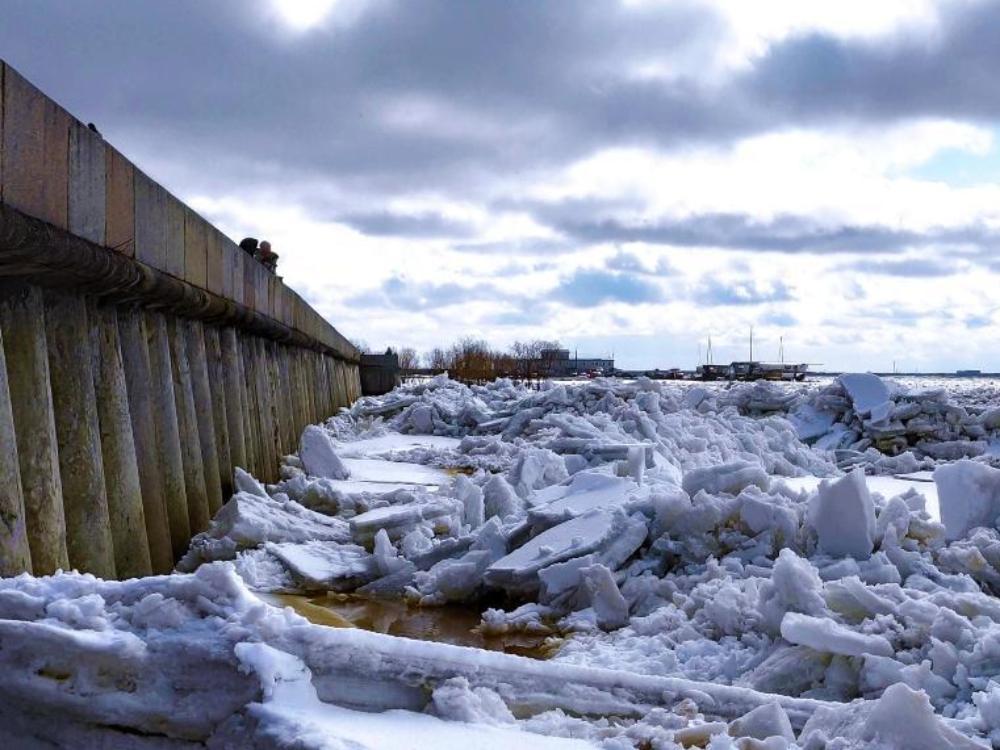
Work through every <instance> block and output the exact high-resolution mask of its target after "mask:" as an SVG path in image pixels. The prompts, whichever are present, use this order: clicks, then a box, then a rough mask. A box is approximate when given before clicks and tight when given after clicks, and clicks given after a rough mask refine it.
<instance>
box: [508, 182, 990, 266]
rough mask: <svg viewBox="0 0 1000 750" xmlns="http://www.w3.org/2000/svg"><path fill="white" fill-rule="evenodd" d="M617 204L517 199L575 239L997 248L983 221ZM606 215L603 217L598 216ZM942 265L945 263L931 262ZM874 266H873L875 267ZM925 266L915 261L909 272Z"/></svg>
mask: <svg viewBox="0 0 1000 750" xmlns="http://www.w3.org/2000/svg"><path fill="white" fill-rule="evenodd" d="M619 207H620V202H618V201H613V202H609V204H608V207H607V209H602V208H601V207H600V204H599V202H595V201H593V200H588V201H585V202H584V204H583V207H581V206H580V205H578V204H577V203H576V202H574V201H568V202H565V203H535V204H527V203H525V204H522V209H523V210H527V211H529V212H530V213H531V214H532V215H533V216H534V218H535V219H536V220H537V221H538V222H540V223H543V224H547V225H548V226H550V227H551V228H552V229H554V230H556V231H559V232H561V233H563V234H565V235H566V236H568V237H571V238H573V239H575V240H576V241H578V242H580V243H592V242H615V243H618V242H621V243H625V242H644V243H648V244H652V245H671V246H676V247H715V248H723V249H728V250H744V251H771V252H782V253H811V254H839V253H879V254H890V253H898V252H901V251H903V250H906V249H908V248H923V247H933V248H951V249H961V250H962V251H963V253H962V254H963V255H964V257H966V258H967V259H968V260H970V261H972V262H977V263H983V264H989V263H992V262H993V261H992V257H993V255H994V254H995V252H996V251H997V250H998V249H1000V235H998V233H997V232H996V231H995V230H994V229H991V228H989V227H987V226H984V225H982V224H979V223H976V224H971V225H968V226H965V227H958V228H949V229H930V230H927V231H924V232H917V231H911V230H904V229H893V228H890V227H885V226H880V225H877V224H832V225H831V224H822V223H820V222H818V221H817V220H816V219H813V218H811V217H806V216H798V215H792V214H786V215H779V216H776V217H774V218H773V219H768V220H763V219H758V218H756V217H753V216H749V215H746V214H737V213H708V214H695V215H692V216H685V217H680V218H676V219H668V218H667V219H660V220H657V221H645V222H627V221H624V220H622V219H619V218H616V217H615V216H613V215H610V214H613V213H614V212H615V211H617V210H619ZM602 214H604V215H602ZM933 263H936V264H937V265H939V266H940V267H941V268H942V269H945V268H947V266H946V264H944V263H943V262H940V263H939V262H937V261H933ZM873 268H874V266H873ZM894 268H895V269H896V270H897V272H898V275H904V273H903V271H904V270H905V269H904V267H903V266H902V264H901V263H900V264H898V265H893V264H888V265H885V266H884V269H885V270H884V271H883V272H884V273H890V272H892V271H893V269H894ZM929 268H930V263H927V264H921V263H920V262H918V263H917V264H916V270H915V271H914V273H913V274H911V275H924V274H923V273H920V271H921V270H924V271H926V270H927V269H929Z"/></svg>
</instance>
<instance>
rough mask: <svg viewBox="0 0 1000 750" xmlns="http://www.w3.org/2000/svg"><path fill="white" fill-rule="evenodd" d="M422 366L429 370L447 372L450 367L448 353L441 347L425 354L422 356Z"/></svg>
mask: <svg viewBox="0 0 1000 750" xmlns="http://www.w3.org/2000/svg"><path fill="white" fill-rule="evenodd" d="M424 364H425V365H426V366H427V367H428V368H429V369H431V370H447V369H449V367H450V366H451V362H450V360H449V358H448V353H447V352H446V351H445V350H444V349H442V348H441V347H436V348H434V349H431V350H430V351H429V352H427V353H426V354H425V355H424Z"/></svg>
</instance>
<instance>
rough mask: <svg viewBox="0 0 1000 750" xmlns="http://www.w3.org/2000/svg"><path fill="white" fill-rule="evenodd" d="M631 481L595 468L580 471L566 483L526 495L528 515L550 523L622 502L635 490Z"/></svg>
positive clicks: (537, 520) (533, 518) (533, 519)
mask: <svg viewBox="0 0 1000 750" xmlns="http://www.w3.org/2000/svg"><path fill="white" fill-rule="evenodd" d="M637 489H638V488H637V486H636V485H635V483H634V482H632V481H630V480H628V479H623V478H621V477H614V476H610V475H608V474H604V473H601V472H597V471H582V472H580V473H579V474H576V475H574V476H573V478H572V479H571V480H570V481H569V482H568V483H567V484H561V485H555V486H553V487H547V488H546V489H544V490H539V491H538V492H536V493H535V494H534V495H533V496H532V497H530V498H529V503H530V504H531V507H530V508H529V510H528V518H529V520H531V521H532V522H533V523H537V522H544V523H547V524H549V525H551V524H553V523H558V522H560V521H565V520H568V519H570V518H575V517H576V516H581V515H583V514H584V513H587V512H588V511H591V510H595V509H597V508H611V507H618V506H621V505H623V504H624V503H625V502H626V501H627V500H628V499H629V497H630V495H631V493H632V492H634V491H635V490H637Z"/></svg>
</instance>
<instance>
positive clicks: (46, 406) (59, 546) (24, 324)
mask: <svg viewBox="0 0 1000 750" xmlns="http://www.w3.org/2000/svg"><path fill="white" fill-rule="evenodd" d="M0 331H2V332H3V348H4V351H5V353H6V359H7V367H6V374H7V385H8V388H9V389H10V403H11V407H12V410H13V415H14V431H15V432H16V434H17V435H18V436H19V439H18V440H17V458H18V463H19V468H20V475H21V487H22V490H23V494H24V509H25V516H26V519H27V529H28V543H29V546H30V548H31V567H32V570H33V571H34V573H35V575H48V574H50V573H54V572H55V571H56V570H59V569H68V568H69V556H68V554H67V552H66V521H65V518H64V516H63V505H62V482H61V480H60V478H59V449H58V446H57V443H56V425H55V420H54V417H53V414H52V392H51V389H50V387H49V353H48V347H47V345H46V340H45V311H44V307H43V303H42V291H41V289H39V288H38V287H34V286H30V285H28V284H5V285H4V286H3V287H2V288H0ZM2 440H3V442H4V445H5V446H6V445H9V446H13V445H14V442H13V438H11V439H10V442H9V443H8V438H7V437H6V434H4V435H3V436H2ZM0 461H6V458H0ZM6 481H8V480H7V479H2V480H0V482H2V483H6ZM0 492H2V490H0Z"/></svg>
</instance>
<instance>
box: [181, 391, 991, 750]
mask: <svg viewBox="0 0 1000 750" xmlns="http://www.w3.org/2000/svg"><path fill="white" fill-rule="evenodd" d="M846 382H847V383H849V384H850V383H851V380H850V379H847V380H846ZM864 383H866V384H868V385H870V386H871V387H870V389H869V390H867V391H866V390H865V389H864V388H863V387H862V386H860V385H858V384H857V383H854V384H851V388H852V389H853V396H851V404H852V406H851V407H850V409H852V410H853V409H855V408H856V407H857V408H859V409H861V410H862V411H866V413H867V414H869V417H870V415H871V412H872V410H874V409H876V407H879V405H880V404H885V403H887V402H886V401H882V400H876V399H881V398H882V391H881V390H879V386H882V385H884V384H882V383H881V381H878V382H874V381H871V380H868V379H864ZM772 387H773V386H772ZM839 387H840V388H841V389H846V388H847V386H845V385H844V384H843V383H841V384H840V385H839ZM755 390H756V389H755ZM845 392H846V391H845ZM749 393H751V391H750V390H749V389H743V395H739V394H737V395H736V396H735V397H734V396H733V394H732V393H727V392H721V393H720V392H712V391H709V390H707V389H702V388H697V387H696V388H686V389H684V388H677V387H670V386H663V385H657V384H653V383H650V382H643V381H640V382H638V383H635V384H624V383H619V382H595V383H590V384H586V385H583V386H580V387H578V388H566V387H562V386H556V387H551V388H548V389H546V390H542V391H528V390H525V389H521V388H517V387H514V386H512V385H511V384H509V383H499V384H496V385H494V386H492V387H483V388H471V389H470V388H466V387H465V386H461V385H459V384H455V383H451V382H449V381H446V380H441V379H437V380H435V381H431V382H430V383H428V384H425V385H422V386H420V387H417V388H410V389H401V390H399V391H396V392H394V393H392V394H389V395H388V396H386V397H384V398H383V399H370V400H366V401H363V402H361V403H359V404H358V405H356V406H355V407H354V408H353V409H352V410H350V412H347V413H344V414H342V415H341V416H339V417H337V418H335V419H333V420H331V421H330V422H329V423H328V424H327V425H326V426H325V427H324V428H323V429H322V430H310V431H308V434H307V435H305V436H304V443H305V442H309V441H329V444H327V445H324V446H322V447H321V448H320V449H319V453H320V454H323V455H325V454H326V452H327V451H332V452H333V453H337V452H338V451H342V450H344V449H345V446H350V445H351V442H352V441H357V440H359V439H371V438H372V437H373V436H385V435H387V434H392V433H393V432H399V433H410V434H419V430H427V431H428V432H429V433H433V434H438V435H441V434H444V435H450V436H453V437H455V438H456V439H457V440H458V441H459V442H458V443H457V444H455V445H453V446H452V447H445V448H440V449H433V450H431V449H421V450H419V451H414V450H408V451H402V452H398V453H392V452H390V454H391V455H392V456H393V457H394V458H397V459H398V458H406V459H408V460H415V459H416V460H420V461H421V462H424V463H429V464H438V465H444V466H451V465H460V466H464V467H467V468H468V469H470V470H472V473H471V474H470V475H469V476H458V477H457V478H456V479H455V480H454V481H453V482H451V483H448V484H446V485H443V486H441V487H437V488H428V487H411V488H408V489H392V490H389V491H385V492H377V491H372V490H371V488H366V489H365V490H363V491H358V490H356V489H352V487H351V486H350V483H349V481H347V482H345V481H344V480H338V479H334V478H332V477H330V476H325V477H318V476H314V475H310V473H309V472H308V471H305V470H303V466H304V463H305V462H303V461H302V460H300V459H299V458H296V457H290V458H289V459H288V460H287V462H286V465H285V466H284V468H283V474H284V477H285V478H284V480H283V481H282V482H280V483H279V484H277V485H274V486H271V487H268V488H267V489H266V490H265V489H264V488H261V487H260V486H259V485H256V486H255V484H256V483H253V480H252V478H249V477H246V476H242V477H241V478H240V482H241V487H242V488H243V490H242V492H241V493H240V494H237V495H236V496H235V497H234V499H233V500H232V501H230V503H231V504H233V505H235V506H237V507H238V506H241V505H246V506H247V510H246V511H244V510H242V509H239V510H230V511H229V515H228V516H227V514H226V511H225V510H224V511H223V512H222V513H220V516H221V517H222V519H223V523H213V527H212V529H210V530H209V532H207V533H206V534H205V535H203V537H202V538H200V539H198V540H196V541H195V543H194V544H193V545H192V552H191V554H190V555H189V557H188V559H187V560H186V564H187V565H188V567H191V568H193V567H194V566H195V565H196V564H197V563H198V561H199V560H201V559H206V560H208V559H221V558H223V557H226V556H229V557H232V556H233V555H234V554H235V555H237V560H236V567H237V569H238V570H239V572H240V574H241V575H242V576H243V577H244V578H245V580H247V581H248V583H250V584H251V585H252V586H253V587H256V588H263V589H269V590H276V591H282V590H285V591H299V590H337V591H354V592H358V593H360V594H365V595H370V596H393V597H397V596H398V597H405V598H408V599H409V600H411V601H413V602H414V603H417V604H420V605H425V606H429V605H435V604H439V603H443V602H448V601H476V600H481V599H483V598H486V597H490V596H494V595H496V594H498V593H500V594H504V595H506V596H507V597H508V601H509V602H510V605H511V606H513V607H514V608H513V609H508V610H507V611H505V610H500V609H488V610H486V611H485V612H484V613H483V622H482V626H481V627H482V629H483V630H484V631H486V632H509V631H514V630H528V631H535V632H543V633H544V632H558V633H563V634H565V633H574V635H573V636H572V637H571V638H569V639H568V640H567V642H566V645H565V646H564V647H563V648H562V650H561V651H560V652H559V654H557V656H556V657H555V659H554V661H555V662H556V663H559V664H567V665H572V664H576V665H582V666H599V667H604V668H610V669H626V670H628V671H630V672H634V673H639V674H646V675H657V676H664V675H667V676H671V677H676V678H679V679H701V680H708V681H710V682H711V683H712V684H716V685H726V686H733V687H734V689H735V688H743V689H749V690H752V691H760V692H765V693H773V694H782V695H787V696H797V697H804V698H809V699H818V700H829V701H836V702H844V701H850V700H853V699H857V698H863V699H869V700H870V701H875V700H878V701H879V703H878V705H882V704H883V702H884V703H886V704H887V705H888V704H893V705H897V704H898V705H900V706H901V705H904V704H905V705H908V706H909V707H910V708H908V709H907V710H912V711H918V708H919V711H925V713H927V715H928V718H927V719H926V721H925V723H926V722H930V724H933V725H934V727H936V729H935V730H934V731H935V732H938V734H934V735H928V736H934V737H938V735H939V734H940V736H945V735H947V736H949V737H952V735H951V734H948V733H949V732H952V734H953V733H954V731H957V730H961V731H963V732H966V733H968V732H971V733H978V734H982V735H987V734H990V733H995V734H996V739H997V740H998V741H1000V730H998V728H997V727H998V723H997V722H996V721H994V719H993V718H990V717H992V716H993V715H994V714H996V716H997V719H998V720H1000V711H995V710H994V709H993V708H992V707H993V706H994V705H1000V686H998V685H997V684H996V683H994V682H993V677H994V675H995V674H996V673H997V671H998V670H997V669H996V667H995V664H996V663H1000V662H997V661H996V657H995V656H994V655H993V652H994V651H996V653H998V654H1000V645H996V644H1000V606H998V605H997V600H996V599H995V598H993V594H994V593H996V592H997V591H1000V533H998V532H997V530H996V523H997V520H998V518H1000V471H997V470H993V469H991V468H990V467H988V466H986V465H984V464H982V463H975V462H971V461H963V462H959V463H957V464H954V465H952V466H946V467H941V468H939V469H938V472H939V473H938V475H937V477H936V478H937V480H938V486H939V494H940V502H941V513H942V521H943V523H938V522H935V521H933V520H932V519H931V518H930V516H929V515H928V514H927V513H926V511H925V510H924V498H923V497H922V496H921V495H919V494H917V493H915V492H909V493H907V494H905V495H902V496H896V497H881V496H879V495H877V494H876V495H872V494H870V493H869V491H868V489H867V486H866V484H865V481H864V477H863V474H862V473H861V471H860V470H857V471H854V472H852V473H850V474H848V475H847V476H843V477H841V478H839V479H831V480H828V481H827V482H824V483H823V484H821V485H820V487H819V489H818V490H817V491H815V492H813V493H807V492H799V491H795V490H792V489H790V488H789V487H788V486H787V485H785V484H784V483H783V482H781V480H780V475H781V474H788V475H792V474H795V473H798V472H802V471H809V472H812V473H817V474H833V473H836V470H835V469H834V467H832V466H831V465H830V464H829V463H827V462H826V461H825V460H824V458H823V457H822V456H823V455H824V454H822V453H815V452H813V451H812V450H811V449H809V448H808V447H807V446H805V445H803V444H802V443H801V442H800V441H798V440H797V439H796V438H795V436H794V434H793V432H792V427H791V425H790V423H789V422H788V421H787V420H786V419H784V418H782V417H780V416H767V417H759V418H751V417H747V416H744V413H749V412H753V411H756V412H757V413H767V412H770V411H780V408H784V407H783V406H781V407H780V408H776V409H773V410H772V409H771V408H763V407H762V404H763V403H764V401H765V399H764V398H763V395H762V393H763V392H761V391H759V390H758V391H757V395H756V396H755V397H754V398H755V399H756V401H755V402H754V403H755V404H756V405H755V406H752V407H751V406H749V404H750V403H751V399H749V398H748V397H747V394H749ZM865 398H868V401H865ZM769 403H770V404H772V405H775V404H776V403H777V402H776V400H774V399H772V400H770V401H769ZM816 403H822V402H819V401H814V402H813V405H814V406H815V404H816ZM895 403H897V402H895V401H892V403H891V404H890V406H889V407H879V408H882V409H883V410H887V409H888V410H889V411H890V412H891V409H893V408H895V406H894V404H895ZM862 404H865V405H866V406H867V409H866V408H865V406H862ZM872 404H874V406H872ZM855 405H856V407H855ZM852 413H854V414H857V413H858V412H856V411H852ZM845 414H846V412H845ZM304 448H306V450H304V451H303V453H308V452H309V451H313V452H316V446H305V445H304ZM262 492H263V494H261V493H262ZM265 497H269V498H270V499H271V502H272V506H271V508H272V510H273V512H274V514H275V515H276V516H278V518H276V519H274V520H272V521H270V522H269V523H267V524H266V525H265V529H264V531H263V532H262V533H258V534H256V535H253V534H247V533H245V534H243V536H242V537H241V539H242V540H244V541H241V540H237V539H235V538H234V536H233V535H232V533H231V532H230V531H229V529H230V528H239V527H240V526H241V524H240V523H239V522H238V521H237V520H236V517H237V516H241V515H242V517H243V518H244V520H245V524H243V525H247V526H252V525H253V523H254V520H253V516H254V515H255V514H256V513H257V511H256V506H255V505H253V504H252V503H255V502H257V500H256V498H259V499H260V500H264V498H265ZM251 498H253V499H252V502H251ZM264 502H265V503H266V502H267V501H266V500H264ZM227 507H228V506H227ZM251 509H253V511H252V512H251ZM310 513H312V514H315V517H316V518H327V519H328V521H330V522H334V523H335V524H336V534H338V535H339V536H335V537H334V536H332V532H324V533H330V534H331V537H328V538H319V537H317V538H314V539H310V540H309V541H302V540H301V539H299V538H292V537H289V536H287V535H286V534H285V533H284V531H283V529H285V528H286V527H287V526H289V525H294V524H295V521H294V520H290V521H281V520H280V518H281V517H287V516H291V517H292V518H293V519H298V518H312V517H311V516H310V515H309V514H310ZM313 520H316V519H315V518H314V519H313ZM345 530H346V537H345V536H344V535H343V534H344V533H345ZM262 539H263V541H260V540H262ZM517 605H520V606H517ZM899 683H902V685H904V686H907V688H908V690H909V691H910V692H907V693H901V692H900V691H899V690H893V691H889V690H888V688H890V687H891V686H893V685H897V684H899ZM913 691H922V692H916V693H913ZM911 694H912V695H915V696H917V697H916V698H911V697H910V696H911ZM923 696H926V697H923ZM918 704H919V705H918ZM924 704H926V705H924ZM860 705H862V706H864V710H863V711H862V713H863V715H864V716H865V717H867V718H866V719H865V720H864V721H861V719H858V718H857V717H855V719H857V722H859V726H860V724H864V725H865V726H867V725H868V723H871V724H878V725H879V726H881V727H882V730H879V731H888V729H886V726H887V724H886V723H885V722H882V723H881V724H880V723H879V720H878V719H877V718H873V717H877V716H878V715H880V714H879V712H877V711H875V710H874V709H873V708H872V706H873V705H874V704H873V703H871V702H869V703H865V704H860ZM920 706H924V707H923V708H920ZM843 710H845V711H847V710H848V709H843ZM850 710H854V709H850ZM858 710H861V709H858ZM886 710H888V709H886ZM900 710H902V709H900ZM831 711H833V709H831ZM919 711H918V712H919ZM869 714H870V715H869ZM823 715H824V716H826V717H827V719H826V721H827V724H823V725H822V726H826V727H828V726H830V725H838V722H841V721H846V719H844V718H843V717H841V718H835V715H837V714H836V711H833V713H830V712H826V713H824V714H823ZM941 716H944V717H947V718H948V719H949V720H954V721H952V723H947V722H946V723H944V724H942V723H941V721H940V718H939V717H941ZM532 721H535V722H536V725H535V726H536V728H538V727H540V726H541V725H540V724H538V721H539V720H534V719H533V720H532ZM664 721H666V720H664ZM671 721H673V719H671ZM817 721H819V719H817ZM921 721H924V720H921ZM866 722H867V723H866ZM667 723H669V722H667ZM585 724H586V727H582V725H581V727H580V728H579V732H581V733H582V734H581V736H588V737H593V736H594V735H592V734H588V732H593V731H597V730H596V729H594V725H593V723H592V722H585ZM571 725H573V726H575V725H574V724H573V720H570V719H569V718H565V721H563V722H562V723H560V724H559V726H560V727H562V729H560V730H559V731H564V730H565V728H566V727H567V726H571ZM644 726H646V725H644ZM838 726H839V725H838ZM819 727H820V724H815V723H814V726H813V730H815V731H814V732H813V733H814V734H815V736H817V737H819V736H820V735H821V734H822V733H823V732H825V731H826V730H825V729H824V730H822V731H821V730H820V728H819ZM647 728H648V726H647ZM550 729H551V727H550ZM553 731H554V730H553ZM574 731H576V730H574ZM635 731H636V732H639V730H635ZM642 731H645V729H644V730H642ZM699 731H701V730H699ZM705 731H707V730H705ZM851 731H852V732H855V734H856V739H858V742H861V739H860V738H861V737H862V735H861V734H857V732H860V731H861V730H860V729H858V727H857V726H855V727H854V729H852V730H851ZM873 731H874V730H873ZM900 731H902V730H900ZM928 731H930V730H928ZM817 732H818V734H817ZM640 733H641V732H640ZM941 733H944V734H941ZM612 734H613V733H612ZM600 736H602V737H609V736H611V735H610V734H606V735H600ZM630 736H631V735H630ZM828 736H831V737H832V736H833V735H829V734H828ZM852 736H854V735H852ZM866 736H868V739H871V736H869V735H866ZM805 737H806V733H805V732H803V733H801V734H800V735H799V740H800V741H803V738H805ZM952 739H953V740H954V742H952V740H949V741H948V742H949V743H951V744H948V743H945V744H939V745H933V746H944V747H947V746H955V747H961V746H967V745H963V744H962V742H961V741H959V740H955V739H954V737H952ZM713 742H715V740H713ZM718 742H719V743H721V742H722V740H719V741H718ZM816 742H818V740H817V741H816ZM942 742H943V740H942ZM718 746H719V747H723V746H725V745H723V744H719V745H718ZM775 746H781V747H783V746H785V745H775ZM821 746H822V745H820V744H813V745H810V744H809V743H808V742H805V743H804V744H803V747H821ZM848 746H850V745H848ZM858 746H865V745H863V744H862V745H858ZM886 746H889V747H894V746H899V745H893V744H892V743H890V744H888V745H886ZM912 746H917V745H912ZM928 746H931V745H928Z"/></svg>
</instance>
